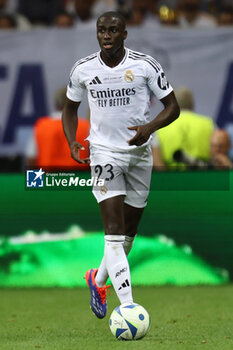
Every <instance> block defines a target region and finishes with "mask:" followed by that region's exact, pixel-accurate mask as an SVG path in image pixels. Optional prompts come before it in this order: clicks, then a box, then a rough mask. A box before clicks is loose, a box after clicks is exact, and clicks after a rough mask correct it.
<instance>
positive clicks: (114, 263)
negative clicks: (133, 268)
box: [104, 235, 133, 304]
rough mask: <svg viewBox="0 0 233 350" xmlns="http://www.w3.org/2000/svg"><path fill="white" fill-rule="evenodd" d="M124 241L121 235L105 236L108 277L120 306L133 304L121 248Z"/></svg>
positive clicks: (126, 262) (124, 256)
mask: <svg viewBox="0 0 233 350" xmlns="http://www.w3.org/2000/svg"><path fill="white" fill-rule="evenodd" d="M124 239H125V237H124V236H123V235H122V236H120V235H106V236H105V254H104V255H105V259H106V260H105V261H106V268H107V271H108V274H109V277H110V279H111V281H112V284H113V287H114V289H115V292H116V294H117V296H118V298H119V300H120V302H121V304H123V303H132V302H133V297H132V288H131V278H130V269H129V263H128V260H127V257H126V255H125V251H124V248H123V243H124Z"/></svg>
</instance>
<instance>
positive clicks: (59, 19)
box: [54, 12, 74, 28]
mask: <svg viewBox="0 0 233 350" xmlns="http://www.w3.org/2000/svg"><path fill="white" fill-rule="evenodd" d="M73 25H74V18H73V16H72V15H70V14H69V13H67V12H62V13H59V14H58V15H57V16H56V17H55V20H54V26H55V27H58V28H70V27H73Z"/></svg>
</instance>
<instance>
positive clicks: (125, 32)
mask: <svg viewBox="0 0 233 350" xmlns="http://www.w3.org/2000/svg"><path fill="white" fill-rule="evenodd" d="M127 35H128V32H127V30H125V31H124V34H123V38H124V40H125V39H126V38H127Z"/></svg>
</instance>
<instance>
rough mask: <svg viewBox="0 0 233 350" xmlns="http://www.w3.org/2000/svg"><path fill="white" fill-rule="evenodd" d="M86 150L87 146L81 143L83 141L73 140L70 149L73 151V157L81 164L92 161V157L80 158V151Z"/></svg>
mask: <svg viewBox="0 0 233 350" xmlns="http://www.w3.org/2000/svg"><path fill="white" fill-rule="evenodd" d="M80 150H81V151H84V150H85V148H84V147H83V146H82V145H81V143H79V142H77V141H74V142H72V144H71V145H70V151H71V157H72V158H73V159H74V160H76V162H78V163H80V164H88V163H90V159H89V158H83V159H80V156H79V151H80Z"/></svg>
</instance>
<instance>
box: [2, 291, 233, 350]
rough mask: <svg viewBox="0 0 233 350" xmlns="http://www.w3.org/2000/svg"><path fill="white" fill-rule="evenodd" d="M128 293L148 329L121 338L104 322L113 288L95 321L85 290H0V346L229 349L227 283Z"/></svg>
mask: <svg viewBox="0 0 233 350" xmlns="http://www.w3.org/2000/svg"><path fill="white" fill-rule="evenodd" d="M111 289H112V288H111ZM133 294H134V300H135V302H137V303H139V304H141V305H143V306H144V307H145V308H146V309H147V310H148V312H149V313H150V315H151V320H152V323H151V329H150V331H149V333H148V334H147V336H146V337H145V338H143V339H141V340H138V341H129V342H122V341H118V340H116V339H115V338H114V337H113V335H112V334H111V332H110V329H109V326H108V322H109V316H110V314H111V311H112V310H113V309H114V308H115V307H116V306H118V304H119V302H118V300H117V298H116V295H115V293H114V291H113V290H112V291H111V295H110V296H108V313H107V317H106V318H105V319H102V320H99V319H97V318H96V317H95V316H93V314H92V313H91V311H90V309H89V290H88V289H87V288H83V289H82V288H81V289H79V288H74V289H54V288H53V289H15V290H14V289H1V290H0V314H1V317H0V349H1V350H29V349H30V350H33V349H43V350H73V349H74V350H89V349H90V350H95V349H96V350H99V349H101V350H105V349H106V350H115V349H132V350H137V349H142V350H147V349H148V350H149V349H150V350H151V349H152V350H153V349H155V350H156V349H161V350H165V349H169V350H176V349H183V350H192V349H194V350H198V349H205V350H207V349H208V350H232V349H233V285H225V286H218V287H213V286H209V287H206V286H202V287H170V286H165V287H137V288H133Z"/></svg>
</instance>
